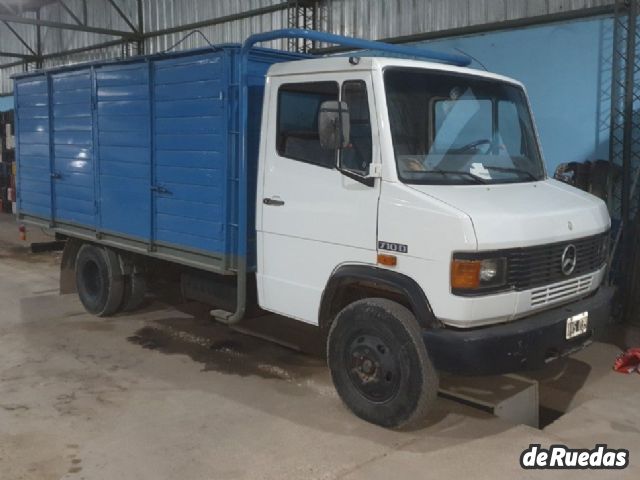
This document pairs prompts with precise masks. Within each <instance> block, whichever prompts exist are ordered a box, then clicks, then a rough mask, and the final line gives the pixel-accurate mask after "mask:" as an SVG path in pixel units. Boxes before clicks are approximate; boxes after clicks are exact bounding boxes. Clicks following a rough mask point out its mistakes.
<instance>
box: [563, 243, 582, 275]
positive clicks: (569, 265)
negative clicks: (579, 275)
mask: <svg viewBox="0 0 640 480" xmlns="http://www.w3.org/2000/svg"><path fill="white" fill-rule="evenodd" d="M576 263H578V255H577V251H576V247H575V245H567V246H566V247H565V249H564V252H562V260H561V266H562V273H564V274H565V275H566V276H569V275H571V274H572V273H573V271H574V270H575V269H576Z"/></svg>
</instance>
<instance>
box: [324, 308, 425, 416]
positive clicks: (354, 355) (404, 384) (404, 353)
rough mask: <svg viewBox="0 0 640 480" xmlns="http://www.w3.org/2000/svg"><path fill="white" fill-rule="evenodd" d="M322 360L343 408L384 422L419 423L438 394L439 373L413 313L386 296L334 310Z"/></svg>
mask: <svg viewBox="0 0 640 480" xmlns="http://www.w3.org/2000/svg"><path fill="white" fill-rule="evenodd" d="M327 360H328V363H329V368H330V370H331V377H332V378H333V383H334V385H335V387H336V390H337V391H338V395H340V398H341V399H342V401H343V402H344V403H345V404H346V405H347V407H349V409H351V410H352V411H353V412H354V413H355V414H356V415H357V416H359V417H360V418H362V419H364V420H366V421H368V422H371V423H375V424H377V425H380V426H383V427H388V428H411V427H415V426H417V425H419V424H420V423H422V421H423V420H424V418H425V416H426V414H427V413H428V411H429V410H430V408H431V406H432V405H433V403H434V401H435V399H436V396H437V393H438V374H437V372H436V370H435V369H434V367H433V364H432V362H431V360H430V358H429V356H428V354H427V351H426V348H425V346H424V342H423V340H422V335H421V333H420V327H419V326H418V324H417V322H416V320H415V317H414V316H413V315H412V314H411V312H410V311H409V310H408V309H407V308H405V307H403V306H402V305H400V304H398V303H396V302H393V301H391V300H387V299H384V298H370V299H364V300H359V301H357V302H354V303H352V304H350V305H348V306H347V307H345V308H344V309H343V310H342V311H341V312H340V313H338V315H337V317H336V319H335V321H334V322H333V325H332V326H331V329H330V331H329V336H328V341H327Z"/></svg>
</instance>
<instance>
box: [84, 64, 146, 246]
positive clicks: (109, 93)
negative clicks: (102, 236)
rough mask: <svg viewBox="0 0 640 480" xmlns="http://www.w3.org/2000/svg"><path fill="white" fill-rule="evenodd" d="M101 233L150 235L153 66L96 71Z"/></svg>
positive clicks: (134, 235)
mask: <svg viewBox="0 0 640 480" xmlns="http://www.w3.org/2000/svg"><path fill="white" fill-rule="evenodd" d="M95 76H96V81H95V83H96V105H97V115H96V122H97V125H98V135H97V138H96V141H97V147H96V148H97V149H98V158H99V178H98V188H99V199H100V204H99V212H100V230H102V231H105V232H111V233H118V234H124V235H127V236H129V237H134V238H136V239H138V240H145V241H148V240H149V239H150V235H151V190H150V187H151V181H150V178H151V114H150V111H151V109H150V103H149V65H148V63H147V62H138V63H132V64H125V65H107V66H103V67H98V68H96V73H95Z"/></svg>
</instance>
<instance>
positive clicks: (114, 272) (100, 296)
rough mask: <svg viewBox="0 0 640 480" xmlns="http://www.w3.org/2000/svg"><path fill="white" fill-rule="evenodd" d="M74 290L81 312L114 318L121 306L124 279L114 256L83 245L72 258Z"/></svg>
mask: <svg viewBox="0 0 640 480" xmlns="http://www.w3.org/2000/svg"><path fill="white" fill-rule="evenodd" d="M76 286H77V290H78V296H79V297H80V301H81V302H82V305H84V308H85V309H86V310H87V311H88V312H89V313H92V314H94V315H97V316H99V317H107V316H110V315H113V314H115V313H116V312H117V311H118V310H119V308H120V305H121V304H122V299H123V292H124V279H123V277H122V272H121V269H120V262H119V260H118V254H117V253H115V252H114V251H113V250H111V249H108V248H104V247H98V246H95V245H88V244H86V245H83V246H82V247H80V250H79V251H78V256H77V257H76Z"/></svg>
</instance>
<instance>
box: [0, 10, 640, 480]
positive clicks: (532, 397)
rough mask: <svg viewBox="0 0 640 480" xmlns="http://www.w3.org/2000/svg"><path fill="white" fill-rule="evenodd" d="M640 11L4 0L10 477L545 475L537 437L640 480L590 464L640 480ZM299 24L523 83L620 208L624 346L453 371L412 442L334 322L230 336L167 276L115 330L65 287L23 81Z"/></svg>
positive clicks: (565, 151)
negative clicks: (354, 376)
mask: <svg viewBox="0 0 640 480" xmlns="http://www.w3.org/2000/svg"><path fill="white" fill-rule="evenodd" d="M639 16H640V1H638V0H528V1H527V0H390V1H374V0H371V1H366V0H289V1H279V0H242V1H232V0H220V1H215V2H212V1H205V0H197V1H188V0H159V1H154V0H0V140H1V141H0V145H1V149H0V305H2V313H0V478H3V479H4V478H7V479H34V480H35V479H59V478H69V479H72V478H78V479H80V478H86V479H94V478H117V477H120V478H136V479H147V478H149V479H152V478H153V479H164V478H167V479H168V478H185V479H199V478H202V479H209V478H216V479H217V478H221V479H223V478H302V477H304V478H340V479H342V478H344V479H352V478H353V479H355V478H388V477H390V476H398V475H400V476H401V477H402V478H408V477H410V476H413V477H420V478H421V477H424V476H425V472H429V476H432V475H433V476H436V475H437V476H439V477H444V478H448V477H454V476H456V477H458V478H460V477H462V476H468V475H470V473H471V472H473V475H474V477H477V478H512V477H514V476H516V477H523V478H530V477H531V478H534V477H535V478H537V477H536V475H534V473H535V472H532V471H524V470H522V469H521V467H520V463H519V458H520V454H521V452H522V451H523V450H524V449H525V448H526V447H528V446H529V445H530V444H535V443H539V444H546V445H549V444H554V443H555V444H558V443H560V444H566V445H569V446H570V447H572V448H592V447H593V445H595V444H600V443H605V444H608V445H609V446H611V447H613V448H626V449H628V450H629V451H630V458H631V463H630V466H629V467H628V468H627V469H625V470H624V471H618V472H616V471H601V472H597V471H583V472H580V474H581V476H582V474H584V476H586V477H589V476H593V477H594V478H595V477H596V474H597V476H598V478H638V476H639V475H640V466H639V464H638V463H637V462H636V461H635V458H637V456H638V455H640V448H639V446H638V445H639V444H640V443H639V442H638V440H639V439H640V416H639V415H638V408H637V406H638V403H639V401H640V390H639V389H638V384H637V382H638V376H637V374H629V375H622V374H620V373H617V372H615V371H613V370H612V366H613V363H614V361H615V360H616V358H617V357H618V355H619V354H620V353H621V352H623V351H625V350H626V349H628V348H631V347H638V346H640V301H639V300H638V299H639V298H640V185H639V182H638V180H639V179H640V128H639V127H640V114H639V113H638V112H639V111H640V78H638V77H639V76H640V56H639V53H640V44H639V43H640V30H639V29H640V25H639V23H638V21H639ZM280 28H304V29H312V30H320V31H325V32H330V33H334V34H339V35H345V36H354V37H360V38H367V39H372V40H382V41H385V42H389V43H398V44H410V45H414V46H417V47H418V48H420V47H423V48H424V47H427V46H428V47H429V48H434V49H437V50H439V51H444V52H451V53H462V54H464V55H467V56H469V57H470V58H472V59H473V62H472V64H471V67H472V68H478V69H482V70H489V71H491V72H496V73H499V74H503V75H507V76H510V77H513V78H515V79H517V80H519V81H521V82H523V83H524V84H525V86H526V87H527V91H528V94H529V96H530V98H531V103H532V109H533V114H534V116H535V119H536V123H537V127H538V130H539V135H540V141H541V144H542V149H543V153H544V157H545V161H546V167H547V171H548V174H549V176H551V177H555V178H557V179H559V180H562V181H565V182H567V183H570V184H571V185H574V186H576V187H578V188H581V189H583V190H586V191H589V192H591V193H593V194H594V195H597V196H599V197H601V198H602V199H603V200H605V201H606V202H607V205H608V207H609V211H610V215H611V218H612V234H611V247H610V248H611V250H610V261H609V271H608V275H607V279H606V280H605V281H606V283H607V286H609V287H611V288H615V289H616V295H615V297H614V301H613V304H612V306H611V307H612V308H611V315H612V318H613V320H614V322H613V324H612V325H611V327H610V328H609V331H608V332H607V335H606V336H605V337H604V338H601V339H599V340H598V341H594V342H593V344H592V345H590V346H589V347H588V348H587V349H585V350H583V351H580V352H578V353H576V354H574V355H571V356H570V357H567V358H563V359H559V360H557V361H555V362H552V363H550V364H549V365H548V366H547V367H546V368H544V369H543V370H539V371H534V372H526V373H523V374H519V375H518V376H516V377H511V376H508V377H481V378H480V379H477V378H476V379H473V380H470V379H467V378H458V377H454V376H451V377H446V379H445V380H446V381H445V383H444V386H443V387H442V389H441V392H440V396H439V398H438V401H437V406H436V409H435V410H434V411H433V412H432V414H431V415H430V417H429V421H428V424H427V426H426V427H425V428H424V429H420V430H416V431H408V432H407V431H391V430H384V429H381V428H379V427H376V426H374V425H370V424H367V423H365V422H363V421H361V420H359V419H358V418H356V417H355V416H353V415H352V414H350V413H349V411H348V410H347V409H346V408H345V407H344V406H343V405H342V404H341V403H340V400H339V398H338V396H337V394H336V393H335V391H334V389H333V386H332V384H331V379H330V375H329V372H328V371H327V368H326V364H325V360H324V359H323V358H322V355H321V352H322V350H323V347H322V346H320V345H319V344H318V342H317V335H316V333H317V332H315V330H314V329H315V327H311V326H303V327H301V326H300V325H299V324H292V322H288V321H287V320H286V319H284V318H281V317H277V316H275V315H272V316H270V317H268V318H267V319H266V320H265V317H260V321H259V322H257V321H252V320H251V319H249V320H247V321H246V322H244V323H242V324H240V325H239V326H236V327H233V328H229V327H226V326H223V325H221V324H218V323H215V322H214V321H212V320H211V318H210V316H209V310H208V309H206V308H204V307H202V306H199V305H197V304H195V303H189V302H184V301H183V300H182V299H181V297H180V295H179V292H175V291H174V290H172V289H171V286H168V285H163V284H162V283H161V282H159V283H160V284H159V285H158V287H159V291H160V292H162V293H161V294H159V295H154V296H153V297H152V298H148V299H147V301H146V303H145V306H144V308H143V309H142V310H141V311H138V312H135V313H132V314H120V315H117V316H115V317H112V318H108V319H102V318H96V317H92V316H91V315H89V314H87V313H85V311H84V310H83V308H82V305H81V304H80V302H79V301H78V300H77V298H76V296H75V295H59V293H58V289H59V279H58V275H59V270H60V261H61V252H60V251H59V248H60V247H61V246H62V245H61V243H60V242H59V241H57V240H58V239H56V238H55V236H53V235H52V234H51V233H50V232H48V231H46V230H41V229H37V228H32V227H29V226H27V228H26V231H24V230H19V227H20V226H21V224H20V222H19V221H18V220H17V219H16V217H15V213H16V210H15V201H16V195H17V192H16V183H15V176H16V167H15V138H14V133H15V130H14V127H15V126H14V116H13V109H14V103H13V80H12V76H13V75H15V74H19V73H24V72H32V71H36V70H39V69H46V68H51V67H57V66H62V65H69V64H75V63H79V62H88V61H96V60H99V61H102V60H111V59H120V58H128V57H132V56H136V55H142V54H155V53H160V52H165V51H179V50H184V49H191V48H197V47H206V46H208V45H210V44H214V45H215V44H222V43H240V42H242V41H243V40H244V39H246V38H247V37H248V36H249V35H251V34H254V33H259V32H266V31H270V30H275V29H280ZM266 46H269V47H272V48H278V49H282V50H288V51H291V52H300V53H307V52H312V53H317V54H343V53H344V52H345V50H344V49H342V48H338V47H335V46H333V45H330V44H321V43H317V42H313V41H309V40H305V39H284V40H276V41H272V42H270V43H268V44H266ZM265 321H267V322H269V323H268V328H265ZM530 386H532V387H531V388H529V387H530ZM512 391H518V392H525V393H526V395H525V396H527V395H528V397H527V400H526V401H524V400H523V401H522V402H524V403H522V404H525V403H526V402H529V404H531V403H533V404H534V405H535V406H534V407H532V408H533V413H532V410H531V409H529V410H527V412H526V413H524V414H523V413H522V412H516V413H515V414H514V413H513V412H512V411H511V410H512V408H511V407H509V406H507V405H508V399H509V398H512V397H514V396H515V395H516V394H515V393H511V392H512ZM505 392H509V393H505ZM513 408H514V409H515V410H518V408H517V407H513ZM527 408H529V407H527ZM500 409H502V410H503V411H499V410H500ZM478 465H482V466H483V468H482V470H481V471H479V470H478V467H477V466H478Z"/></svg>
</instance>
